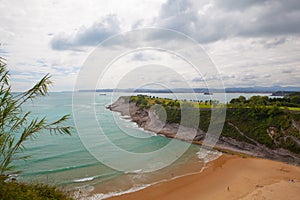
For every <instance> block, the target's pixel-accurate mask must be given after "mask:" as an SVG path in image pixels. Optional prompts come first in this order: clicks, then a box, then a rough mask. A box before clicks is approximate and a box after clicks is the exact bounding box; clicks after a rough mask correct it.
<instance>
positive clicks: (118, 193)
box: [82, 184, 152, 200]
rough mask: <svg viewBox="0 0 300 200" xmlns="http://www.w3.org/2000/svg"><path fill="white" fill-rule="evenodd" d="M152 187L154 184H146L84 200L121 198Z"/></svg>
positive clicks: (95, 195) (96, 195)
mask: <svg viewBox="0 0 300 200" xmlns="http://www.w3.org/2000/svg"><path fill="white" fill-rule="evenodd" d="M151 185H152V184H145V185H141V186H137V187H133V188H130V189H129V190H125V191H119V192H110V193H108V194H103V193H100V194H94V195H93V196H91V197H85V198H84V199H82V200H86V199H87V200H102V199H107V198H109V197H113V196H120V195H123V194H128V193H132V192H136V191H139V190H142V189H145V188H147V187H149V186H151Z"/></svg>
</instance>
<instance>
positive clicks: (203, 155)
mask: <svg viewBox="0 0 300 200" xmlns="http://www.w3.org/2000/svg"><path fill="white" fill-rule="evenodd" d="M196 154H197V155H198V158H199V159H201V160H203V162H204V163H209V162H211V161H213V160H216V159H218V158H219V157H220V156H222V152H220V151H217V150H207V149H204V148H201V149H200V150H199V151H198V152H197V153H196Z"/></svg>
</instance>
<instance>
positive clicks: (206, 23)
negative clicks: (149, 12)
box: [156, 0, 300, 47]
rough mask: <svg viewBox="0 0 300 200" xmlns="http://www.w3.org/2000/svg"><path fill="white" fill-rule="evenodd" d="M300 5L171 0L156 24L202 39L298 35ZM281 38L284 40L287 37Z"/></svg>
mask: <svg viewBox="0 0 300 200" xmlns="http://www.w3.org/2000/svg"><path fill="white" fill-rule="evenodd" d="M195 5H197V6H195ZM205 6H206V10H205V11H202V10H201V9H203V8H204V7H205ZM299 7H300V1H298V0H287V1H279V0H273V1H271V0H263V1H258V0H254V1H250V0H246V1H234V0H225V1H223V0H211V1H210V4H207V5H205V4H203V3H202V4H201V5H200V6H199V3H198V2H196V3H195V1H194V2H193V1H185V0H176V1H174V0H168V1H167V2H166V3H165V4H164V5H163V6H162V7H161V10H160V15H159V17H158V18H157V20H156V25H157V26H160V27H164V28H169V29H174V30H177V31H181V32H183V33H185V34H187V35H189V36H191V37H193V38H195V39H196V40H198V41H199V42H202V43H209V42H214V41H217V40H222V39H228V38H232V37H269V36H273V37H275V36H285V35H298V34H299V33H300V20H299V18H300V9H295V8H299ZM200 11H201V12H200ZM199 13H200V14H199ZM278 42H279V43H280V42H284V38H283V39H281V40H280V41H278ZM279 43H278V44H279ZM272 45H273V44H269V46H272ZM274 45H276V42H275V43H274ZM267 47H268V45H267Z"/></svg>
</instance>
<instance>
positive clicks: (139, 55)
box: [132, 52, 154, 61]
mask: <svg viewBox="0 0 300 200" xmlns="http://www.w3.org/2000/svg"><path fill="white" fill-rule="evenodd" d="M132 60H135V61H148V60H154V58H153V57H152V56H149V55H145V54H144V53H141V52H137V53H134V54H133V56H132Z"/></svg>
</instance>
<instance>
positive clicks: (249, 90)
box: [78, 86, 300, 96]
mask: <svg viewBox="0 0 300 200" xmlns="http://www.w3.org/2000/svg"><path fill="white" fill-rule="evenodd" d="M78 92H101V93H105V92H124V93H126V92H133V93H203V94H204V93H224V92H225V93H270V94H274V95H276V94H278V95H279V96H281V95H282V94H288V93H291V92H300V87H280V86H275V87H228V88H223V89H218V88H210V89H209V88H172V89H148V88H144V89H142V88H139V89H132V88H128V89H119V88H115V89H93V90H79V91H78Z"/></svg>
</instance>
